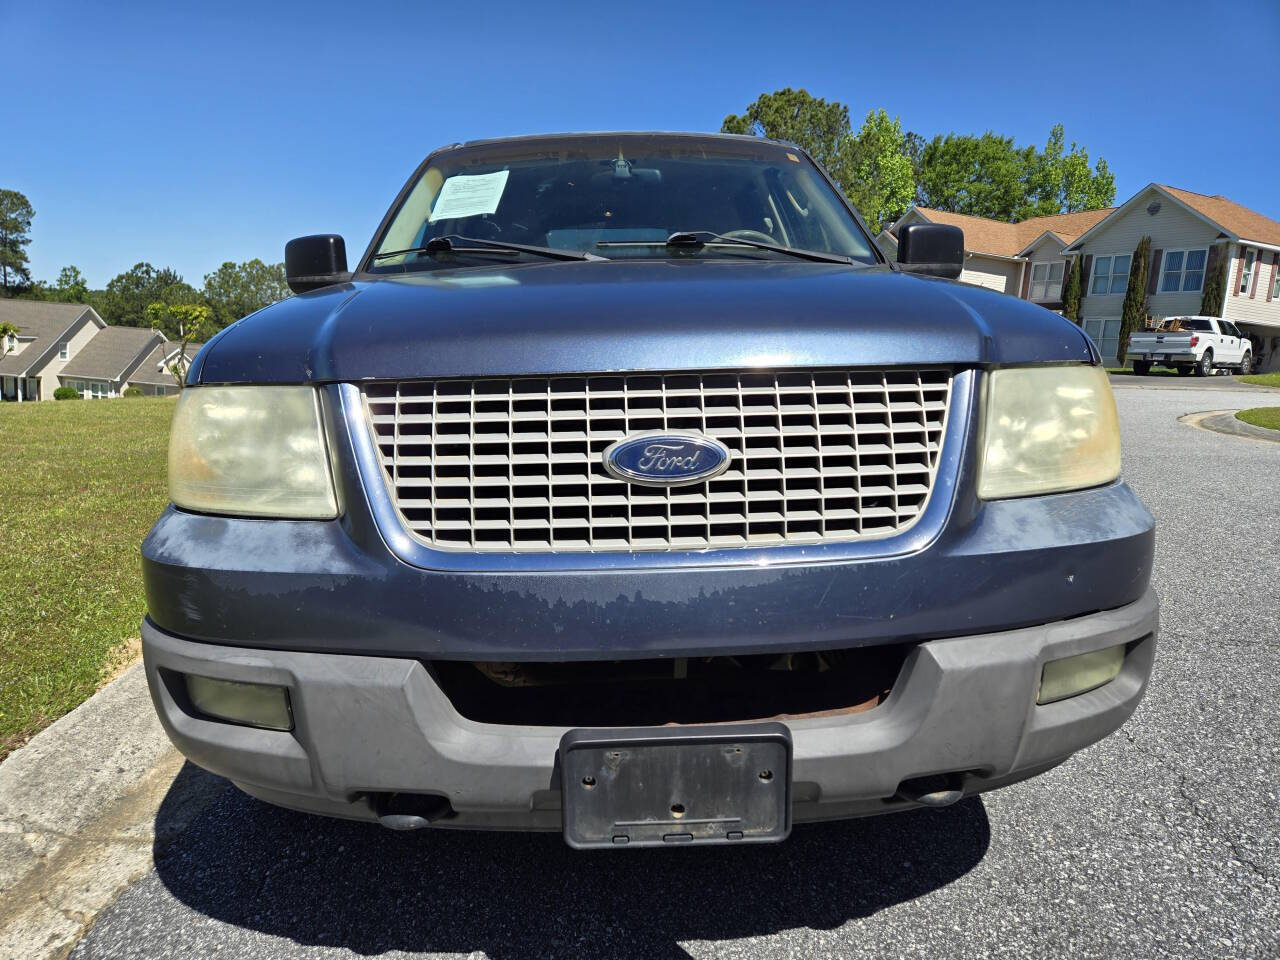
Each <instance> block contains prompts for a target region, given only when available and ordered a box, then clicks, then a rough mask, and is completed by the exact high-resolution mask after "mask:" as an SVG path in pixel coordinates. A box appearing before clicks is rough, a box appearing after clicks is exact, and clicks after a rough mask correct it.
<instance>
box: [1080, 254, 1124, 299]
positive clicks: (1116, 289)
mask: <svg viewBox="0 0 1280 960" xmlns="http://www.w3.org/2000/svg"><path fill="white" fill-rule="evenodd" d="M1132 259H1133V257H1132V256H1130V255H1129V254H1127V253H1121V254H1117V255H1114V256H1110V257H1094V259H1093V282H1092V283H1091V284H1090V285H1089V292H1090V293H1091V294H1093V295H1094V296H1103V295H1106V294H1112V293H1124V288H1125V287H1127V286H1128V285H1129V262H1130V261H1131V260H1132Z"/></svg>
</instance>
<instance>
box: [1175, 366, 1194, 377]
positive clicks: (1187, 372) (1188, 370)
mask: <svg viewBox="0 0 1280 960" xmlns="http://www.w3.org/2000/svg"><path fill="white" fill-rule="evenodd" d="M1195 369H1196V368H1195V367H1179V368H1178V376H1180V377H1189V376H1191V374H1193V373H1194V372H1195Z"/></svg>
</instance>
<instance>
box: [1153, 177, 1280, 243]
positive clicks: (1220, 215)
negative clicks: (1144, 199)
mask: <svg viewBox="0 0 1280 960" xmlns="http://www.w3.org/2000/svg"><path fill="white" fill-rule="evenodd" d="M1160 188H1161V189H1162V190H1165V191H1167V192H1168V193H1169V194H1170V195H1172V196H1174V197H1177V198H1178V199H1179V200H1181V201H1182V202H1183V203H1185V204H1186V205H1187V206H1188V207H1190V208H1191V209H1192V210H1194V211H1195V212H1196V213H1198V214H1200V215H1201V216H1203V217H1208V218H1209V219H1210V220H1212V221H1213V222H1214V223H1216V224H1217V225H1218V226H1220V227H1222V228H1223V229H1224V230H1226V231H1227V232H1228V233H1234V234H1235V235H1236V236H1237V237H1239V238H1240V239H1241V240H1254V241H1256V242H1258V243H1269V244H1271V245H1273V246H1280V223H1277V222H1276V221H1275V220H1272V219H1271V218H1270V217H1264V216H1263V215H1262V214H1260V213H1257V212H1256V211H1254V210H1250V209H1249V208H1248V207H1244V206H1241V205H1240V204H1238V203H1236V202H1235V201H1234V200H1228V199H1227V198H1226V197H1222V196H1215V197H1210V196H1206V195H1205V194H1203V193H1192V192H1191V191H1190V190H1179V189H1178V188H1177V187H1170V186H1167V185H1165V184H1163V183H1162V184H1160Z"/></svg>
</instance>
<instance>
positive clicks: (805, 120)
mask: <svg viewBox="0 0 1280 960" xmlns="http://www.w3.org/2000/svg"><path fill="white" fill-rule="evenodd" d="M720 132H721V133H742V134H754V135H755V136H765V137H773V138H774V139H776V140H790V141H791V142H792V143H796V144H799V145H800V146H801V147H803V148H804V149H805V150H807V151H809V154H810V156H812V157H813V159H815V160H817V161H818V163H820V164H822V166H823V167H825V168H826V170H827V172H828V173H829V174H831V176H832V178H833V179H834V180H835V181H836V182H837V183H839V184H841V185H843V184H844V182H845V181H844V174H845V171H844V169H843V165H844V162H845V158H846V154H845V151H846V150H847V148H848V142H849V138H850V137H851V136H852V128H851V127H850V126H849V108H848V107H846V106H845V105H844V104H843V103H837V102H836V101H834V100H833V101H831V102H830V103H828V102H827V101H826V100H823V99H822V98H821V97H815V96H812V95H810V94H809V92H808V91H807V90H792V89H791V88H790V87H786V88H784V89H782V90H775V91H774V92H773V93H762V94H760V96H758V97H756V99H755V100H754V101H753V102H752V103H751V104H749V105H748V106H747V109H746V110H745V111H744V112H743V113H742V114H741V115H737V116H735V115H734V114H729V116H727V117H725V118H724V123H723V124H721V126H720Z"/></svg>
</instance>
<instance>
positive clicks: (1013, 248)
mask: <svg viewBox="0 0 1280 960" xmlns="http://www.w3.org/2000/svg"><path fill="white" fill-rule="evenodd" d="M1110 213H1111V208H1107V209H1105V210H1084V211H1081V212H1079V213H1061V214H1057V215H1055V216H1051V217H1032V218H1031V219H1029V220H1023V221H1021V222H1019V223H1006V222H1004V221H1003V220H988V219H987V218H986V217H971V216H968V215H967V214H961V213H947V212H946V211H945V210H933V209H931V208H929V207H912V208H911V209H910V210H908V211H907V212H906V213H904V214H903V215H902V217H900V218H899V219H898V221H897V222H896V223H894V224H893V225H892V226H890V227H887V228H886V229H885V230H883V231H881V233H880V236H878V237H877V238H876V245H877V246H879V247H880V250H881V251H882V252H883V253H884V254H885V256H887V257H888V258H889V259H890V260H894V259H896V258H897V256H898V229H899V228H900V227H902V226H904V225H906V224H909V223H947V224H951V225H952V226H956V227H959V228H960V229H961V230H963V231H964V247H965V261H964V269H963V271H961V273H960V281H961V282H962V283H972V284H976V285H977V286H980V287H987V288H988V289H990V290H996V291H998V292H1000V293H1007V294H1010V295H1012V296H1015V297H1022V298H1023V299H1025V300H1035V301H1036V302H1037V303H1041V304H1043V305H1044V306H1046V307H1048V308H1049V309H1050V310H1060V309H1061V308H1062V283H1063V280H1064V278H1065V276H1066V268H1067V259H1066V257H1065V256H1064V255H1063V252H1062V250H1063V247H1065V246H1066V245H1067V244H1069V243H1073V242H1074V241H1075V240H1077V239H1078V238H1079V237H1080V236H1081V234H1083V233H1085V232H1086V231H1087V230H1089V229H1091V228H1093V227H1095V226H1097V225H1098V224H1099V223H1100V222H1102V220H1104V219H1106V217H1107V216H1108V215H1109V214H1110Z"/></svg>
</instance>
